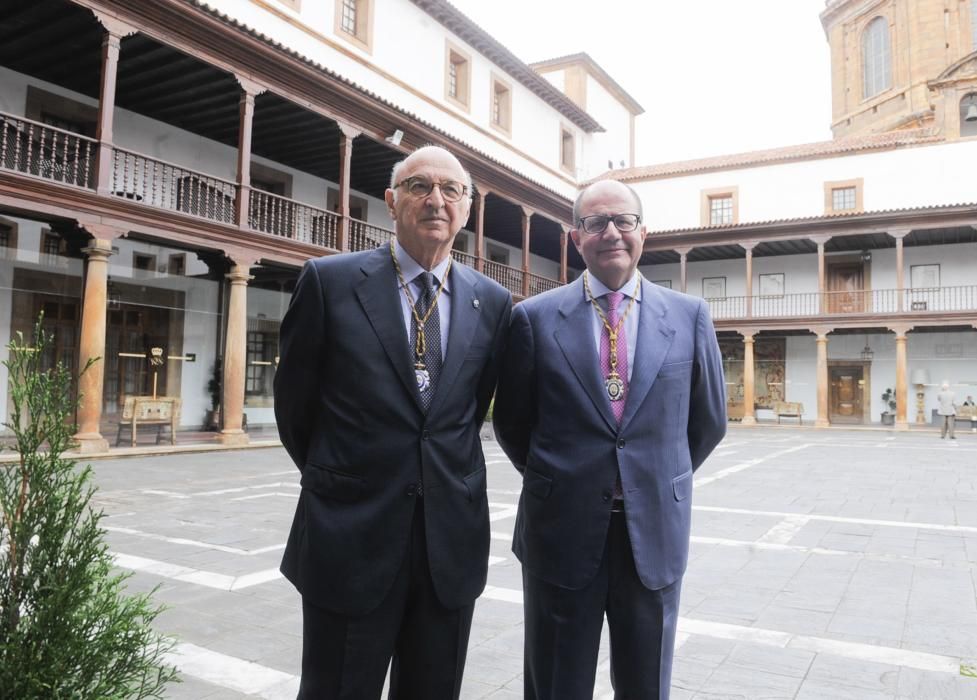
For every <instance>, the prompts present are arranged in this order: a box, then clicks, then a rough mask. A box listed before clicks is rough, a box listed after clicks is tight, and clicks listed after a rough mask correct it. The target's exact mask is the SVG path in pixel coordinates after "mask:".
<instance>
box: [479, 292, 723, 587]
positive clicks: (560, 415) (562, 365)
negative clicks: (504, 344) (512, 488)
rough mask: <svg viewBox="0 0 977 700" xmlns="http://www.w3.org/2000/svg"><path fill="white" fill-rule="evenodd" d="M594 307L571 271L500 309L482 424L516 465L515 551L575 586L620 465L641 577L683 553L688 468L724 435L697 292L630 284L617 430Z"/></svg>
mask: <svg viewBox="0 0 977 700" xmlns="http://www.w3.org/2000/svg"><path fill="white" fill-rule="evenodd" d="M593 314H594V310H593V308H592V307H591V305H590V303H589V302H588V301H587V298H586V296H585V293H584V289H583V283H582V281H581V280H577V281H576V282H574V283H573V284H570V285H568V286H566V287H562V288H559V289H555V290H552V291H550V292H547V293H545V294H542V295H540V296H537V297H532V298H531V299H528V300H526V301H524V302H522V303H520V304H518V305H517V306H516V307H515V308H514V309H513V312H512V323H511V327H510V334H509V341H508V348H507V350H506V353H505V357H504V360H503V368H502V375H501V377H500V380H499V389H498V395H497V397H496V402H495V409H494V413H493V421H494V425H495V430H496V435H497V436H498V438H499V441H500V443H501V445H502V448H503V449H504V450H505V452H506V454H507V455H508V456H509V458H510V459H511V460H512V461H513V462H514V463H515V465H516V468H517V469H519V470H520V471H522V473H523V490H522V496H521V498H520V500H519V513H518V516H517V520H516V528H515V536H514V542H513V551H514V552H515V553H516V555H517V556H518V557H519V560H520V561H521V562H522V563H523V565H524V566H526V567H527V568H528V570H529V571H530V572H531V573H532V574H533V575H535V576H536V577H538V578H540V579H543V580H544V581H546V582H548V583H551V584H554V585H557V586H561V587H564V588H569V589H580V588H583V587H585V586H586V585H587V584H588V583H589V582H590V581H591V580H592V579H593V577H594V575H595V574H596V572H597V569H598V566H599V565H600V562H601V558H602V556H603V553H604V546H605V543H606V541H607V531H608V525H609V522H610V511H611V506H612V498H613V489H614V482H615V479H616V475H617V473H618V470H620V474H621V483H622V488H623V492H624V502H625V514H626V516H625V517H626V518H627V526H628V533H629V535H630V538H631V546H632V549H633V552H634V561H635V565H636V567H637V571H638V576H639V577H640V579H641V582H642V583H643V584H644V585H645V586H646V587H647V588H649V589H653V590H654V589H659V588H662V587H664V586H667V585H668V584H670V583H672V582H674V581H676V580H677V579H678V578H680V577H681V576H682V574H683V573H684V571H685V567H686V564H687V561H688V551H689V530H690V521H691V496H692V473H693V472H694V471H695V470H696V469H697V468H698V467H699V465H701V464H702V462H703V461H704V460H705V459H706V457H707V456H708V455H709V453H710V452H711V451H712V449H713V448H714V447H715V446H716V445H717V444H718V443H719V441H720V440H722V438H723V435H725V433H726V391H725V389H726V387H725V380H724V377H723V368H722V359H721V356H720V353H719V346H718V343H717V341H716V334H715V331H714V329H713V325H712V321H711V320H710V318H709V312H708V309H707V306H706V304H705V302H704V301H703V300H701V299H697V298H694V297H691V296H687V295H685V294H679V293H677V292H673V291H671V290H669V289H663V288H661V287H659V286H658V285H655V284H652V283H650V282H648V281H646V280H645V281H643V282H642V287H641V307H640V316H639V318H638V337H637V345H636V350H635V358H634V363H633V364H634V366H633V370H632V376H631V380H630V385H629V390H628V395H627V399H626V404H625V409H624V415H623V417H622V420H621V424H620V426H618V424H617V421H616V420H615V418H614V414H613V412H612V410H611V406H610V401H609V400H608V398H607V394H606V391H605V388H604V382H603V377H602V376H601V372H600V362H599V357H598V353H597V349H596V347H595V343H594V333H593Z"/></svg>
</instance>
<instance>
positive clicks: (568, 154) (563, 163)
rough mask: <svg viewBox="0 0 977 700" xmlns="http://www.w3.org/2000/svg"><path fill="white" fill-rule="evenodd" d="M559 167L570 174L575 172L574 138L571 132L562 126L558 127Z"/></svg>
mask: <svg viewBox="0 0 977 700" xmlns="http://www.w3.org/2000/svg"><path fill="white" fill-rule="evenodd" d="M560 167H561V168H563V169H564V170H566V171H567V172H568V173H571V174H575V173H576V171H577V140H576V138H574V135H573V131H572V130H570V129H569V128H567V127H565V126H562V125H561V126H560Z"/></svg>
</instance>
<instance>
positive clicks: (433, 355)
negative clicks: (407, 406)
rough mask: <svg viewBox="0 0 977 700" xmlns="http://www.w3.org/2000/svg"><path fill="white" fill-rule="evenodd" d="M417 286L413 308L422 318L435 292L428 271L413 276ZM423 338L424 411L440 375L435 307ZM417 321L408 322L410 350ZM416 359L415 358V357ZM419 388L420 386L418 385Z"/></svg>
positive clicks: (437, 317)
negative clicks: (426, 379)
mask: <svg viewBox="0 0 977 700" xmlns="http://www.w3.org/2000/svg"><path fill="white" fill-rule="evenodd" d="M414 281H415V282H416V285H415V286H417V287H420V296H419V297H418V299H417V303H416V304H415V305H414V308H415V309H416V310H417V315H418V316H419V317H420V318H424V314H426V313H427V310H428V309H429V308H431V305H432V304H433V303H434V297H435V296H436V294H437V288H436V287H435V284H434V282H435V278H434V275H432V274H431V273H430V272H422V273H421V274H419V275H418V276H417V277H415V278H414ZM424 340H425V345H426V346H427V347H426V349H425V352H424V357H423V358H421V361H422V362H423V363H424V369H426V370H427V373H428V377H429V381H428V382H427V387H425V388H424V389H421V391H420V393H421V405H422V406H423V407H424V410H425V412H426V411H427V409H428V408H430V406H431V399H433V398H434V392H435V391H436V390H437V387H438V377H440V376H441V316H440V313H439V312H438V308H437V307H435V308H434V310H433V311H431V315H430V316H428V318H427V322H426V323H425V324H424ZM416 343H417V321H416V320H415V319H411V324H410V347H411V352H413V351H414V348H415V347H417V345H416ZM415 359H416V358H415ZM418 388H419V389H420V387H418Z"/></svg>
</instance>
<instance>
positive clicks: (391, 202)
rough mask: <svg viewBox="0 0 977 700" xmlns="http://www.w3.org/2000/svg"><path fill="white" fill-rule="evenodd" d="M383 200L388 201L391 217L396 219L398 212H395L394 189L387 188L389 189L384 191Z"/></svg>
mask: <svg viewBox="0 0 977 700" xmlns="http://www.w3.org/2000/svg"><path fill="white" fill-rule="evenodd" d="M383 201H384V202H386V203H387V211H388V212H389V213H390V218H391V219H395V218H397V217H396V212H394V191H393V190H392V189H390V188H389V187H388V188H387V191H386V192H384V193H383Z"/></svg>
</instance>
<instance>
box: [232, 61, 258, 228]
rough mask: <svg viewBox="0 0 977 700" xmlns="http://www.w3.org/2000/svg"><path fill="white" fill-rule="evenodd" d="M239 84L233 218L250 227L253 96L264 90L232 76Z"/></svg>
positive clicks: (237, 76) (239, 223)
mask: <svg viewBox="0 0 977 700" xmlns="http://www.w3.org/2000/svg"><path fill="white" fill-rule="evenodd" d="M234 77H236V78H237V82H238V83H239V84H240V85H241V102H240V110H239V113H240V121H239V124H238V131H237V200H236V202H235V207H234V209H235V211H234V220H235V222H236V223H237V225H238V227H239V228H242V229H247V228H250V219H249V216H248V214H249V212H250V210H251V130H252V125H253V124H254V98H255V97H257V96H258V95H260V94H261V93H262V92H264V91H265V89H264V88H263V87H261V86H260V85H258V84H257V83H255V82H253V81H251V80H248V79H247V78H242V77H241V76H239V75H236V76H234Z"/></svg>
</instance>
